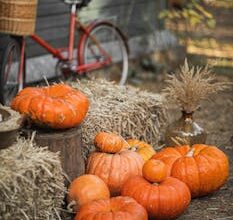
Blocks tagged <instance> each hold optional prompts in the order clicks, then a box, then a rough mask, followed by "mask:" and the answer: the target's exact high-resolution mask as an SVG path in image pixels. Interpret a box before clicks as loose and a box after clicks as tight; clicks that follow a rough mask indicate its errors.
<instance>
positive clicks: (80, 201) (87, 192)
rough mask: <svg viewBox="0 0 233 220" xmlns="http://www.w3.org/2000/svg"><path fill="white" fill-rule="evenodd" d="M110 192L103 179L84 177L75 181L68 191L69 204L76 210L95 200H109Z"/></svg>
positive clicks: (91, 176) (92, 176)
mask: <svg viewBox="0 0 233 220" xmlns="http://www.w3.org/2000/svg"><path fill="white" fill-rule="evenodd" d="M108 198H110V192H109V189H108V187H107V185H106V184H105V183H104V181H103V180H102V179H100V178H99V177H98V176H95V175H90V174H89V175H87V174H86V175H82V176H80V177H78V178H76V179H75V180H73V181H72V182H71V184H70V186H69V189H68V202H69V203H72V206H73V207H74V210H75V211H77V210H78V209H79V207H80V206H82V205H85V204H86V203H89V202H91V201H94V200H98V199H108Z"/></svg>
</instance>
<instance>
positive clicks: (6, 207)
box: [0, 139, 65, 220]
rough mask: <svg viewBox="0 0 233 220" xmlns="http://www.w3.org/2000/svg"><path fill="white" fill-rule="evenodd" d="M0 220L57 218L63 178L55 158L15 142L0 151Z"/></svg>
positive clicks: (28, 143) (20, 141) (29, 144)
mask: <svg viewBox="0 0 233 220" xmlns="http://www.w3.org/2000/svg"><path fill="white" fill-rule="evenodd" d="M0 168H1V172H0V219H1V220H12V219H14V220H19V219H20V220H24V219H25V220H29V219H30V220H34V219H37V220H42V219H43V220H45V219H51V220H52V219H56V218H59V217H58V216H59V214H58V212H59V211H58V210H59V209H60V208H61V205H62V202H63V199H64V191H65V188H64V179H63V174H62V168H61V164H60V160H59V155H58V154H57V153H53V152H50V151H48V150H47V149H46V148H39V147H36V146H33V144H32V141H27V140H23V139H19V140H18V141H17V143H15V144H14V145H12V146H11V147H9V148H8V149H4V150H1V151H0Z"/></svg>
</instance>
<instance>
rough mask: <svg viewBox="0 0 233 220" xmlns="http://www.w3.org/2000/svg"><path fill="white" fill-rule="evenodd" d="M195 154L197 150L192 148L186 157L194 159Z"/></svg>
mask: <svg viewBox="0 0 233 220" xmlns="http://www.w3.org/2000/svg"><path fill="white" fill-rule="evenodd" d="M194 153H195V149H194V148H192V149H191V150H190V151H189V152H188V153H187V154H186V156H187V157H193V156H194Z"/></svg>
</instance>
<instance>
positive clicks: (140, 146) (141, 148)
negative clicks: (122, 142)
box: [126, 139, 156, 161]
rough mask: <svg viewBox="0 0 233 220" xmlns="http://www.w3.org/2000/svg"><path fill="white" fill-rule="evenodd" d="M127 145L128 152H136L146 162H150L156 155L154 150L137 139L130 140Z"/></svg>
mask: <svg viewBox="0 0 233 220" xmlns="http://www.w3.org/2000/svg"><path fill="white" fill-rule="evenodd" d="M127 143H128V146H127V145H126V148H127V149H128V150H131V151H135V152H137V153H138V154H140V155H141V156H142V158H143V160H144V161H147V160H149V159H150V158H151V157H152V156H153V155H154V154H155V153H156V151H155V150H154V148H153V147H152V146H151V145H150V144H148V143H146V142H144V141H140V140H137V139H129V140H127Z"/></svg>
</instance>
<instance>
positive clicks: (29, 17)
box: [0, 0, 37, 36]
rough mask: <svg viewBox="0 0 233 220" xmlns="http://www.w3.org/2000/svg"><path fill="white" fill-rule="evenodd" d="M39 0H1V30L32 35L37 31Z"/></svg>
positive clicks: (14, 33)
mask: <svg viewBox="0 0 233 220" xmlns="http://www.w3.org/2000/svg"><path fill="white" fill-rule="evenodd" d="M36 11H37V0H0V32H2V33H8V34H13V35H20V36H22V35H31V34H33V33H34V31H35V21H36Z"/></svg>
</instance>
